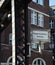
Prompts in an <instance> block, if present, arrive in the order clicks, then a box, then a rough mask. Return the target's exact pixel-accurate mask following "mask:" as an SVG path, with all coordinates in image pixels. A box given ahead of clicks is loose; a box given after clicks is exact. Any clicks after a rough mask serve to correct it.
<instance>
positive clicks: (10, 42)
mask: <svg viewBox="0 0 55 65" xmlns="http://www.w3.org/2000/svg"><path fill="white" fill-rule="evenodd" d="M9 44H12V34H11V33H10V34H9Z"/></svg>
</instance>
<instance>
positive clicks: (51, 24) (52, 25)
mask: <svg viewBox="0 0 55 65" xmlns="http://www.w3.org/2000/svg"><path fill="white" fill-rule="evenodd" d="M50 28H51V29H52V28H54V21H53V20H51V21H50Z"/></svg>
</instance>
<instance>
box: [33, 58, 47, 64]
mask: <svg viewBox="0 0 55 65" xmlns="http://www.w3.org/2000/svg"><path fill="white" fill-rule="evenodd" d="M38 60H40V61H42V62H43V64H44V65H46V62H45V60H43V59H42V58H35V59H34V60H33V62H32V65H34V62H35V61H36V65H38V63H37V62H38ZM40 65H42V64H41V63H40Z"/></svg>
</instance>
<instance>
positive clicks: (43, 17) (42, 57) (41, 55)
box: [1, 0, 55, 65]
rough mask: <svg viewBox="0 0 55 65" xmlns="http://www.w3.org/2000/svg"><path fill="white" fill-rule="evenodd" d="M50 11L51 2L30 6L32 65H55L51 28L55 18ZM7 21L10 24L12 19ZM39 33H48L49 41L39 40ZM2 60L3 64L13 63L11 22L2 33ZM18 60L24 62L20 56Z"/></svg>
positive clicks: (38, 0)
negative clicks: (37, 36) (54, 64)
mask: <svg viewBox="0 0 55 65" xmlns="http://www.w3.org/2000/svg"><path fill="white" fill-rule="evenodd" d="M9 5H10V4H9ZM7 7H9V6H7ZM8 9H9V8H8ZM50 10H51V8H50V7H49V0H32V1H31V2H30V3H29V5H28V42H29V55H28V58H29V59H28V60H29V64H30V65H53V49H54V47H55V46H54V43H53V41H52V39H53V38H52V33H51V31H52V29H51V28H52V27H54V23H55V22H54V21H55V17H54V16H52V15H50ZM9 12H10V11H9ZM5 13H6V12H5ZM5 15H6V14H5ZM5 15H4V17H5ZM4 17H3V18H4ZM4 19H5V18H4ZM6 21H7V22H8V21H9V22H10V21H11V19H9V20H6ZM7 22H6V23H7ZM17 30H18V29H17ZM38 31H39V33H40V34H41V32H46V33H47V35H48V36H49V37H48V38H49V39H48V41H45V39H43V40H37V38H36V37H35V36H36V35H38V34H37V32H38ZM47 35H46V36H47ZM43 41H44V42H43ZM39 43H41V45H40V48H41V49H39ZM52 43H53V44H52ZM40 50H41V51H40ZM39 51H40V52H39ZM1 58H2V59H1V62H2V63H11V58H12V23H11V22H10V23H9V25H8V26H7V27H6V28H5V29H4V30H3V32H2V33H1ZM18 58H20V59H21V60H22V58H21V57H20V56H18ZM54 63H55V62H54Z"/></svg>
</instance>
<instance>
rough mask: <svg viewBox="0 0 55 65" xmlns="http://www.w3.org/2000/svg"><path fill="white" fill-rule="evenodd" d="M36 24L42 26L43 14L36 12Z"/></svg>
mask: <svg viewBox="0 0 55 65" xmlns="http://www.w3.org/2000/svg"><path fill="white" fill-rule="evenodd" d="M38 26H40V27H44V15H42V14H40V13H38Z"/></svg>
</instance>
